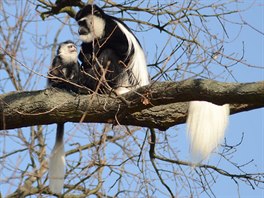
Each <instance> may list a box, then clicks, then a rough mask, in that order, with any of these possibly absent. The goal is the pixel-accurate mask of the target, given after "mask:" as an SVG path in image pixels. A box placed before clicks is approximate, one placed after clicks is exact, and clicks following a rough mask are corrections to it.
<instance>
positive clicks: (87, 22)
mask: <svg viewBox="0 0 264 198" xmlns="http://www.w3.org/2000/svg"><path fill="white" fill-rule="evenodd" d="M75 19H76V21H77V22H78V24H79V34H80V39H81V40H82V41H83V43H82V45H81V51H80V53H79V59H80V60H81V62H82V69H83V72H82V78H81V83H82V84H83V85H84V86H86V87H88V88H89V89H90V90H92V91H98V92H99V93H106V92H109V91H111V89H114V90H115V91H116V93H117V94H122V93H126V92H128V91H130V90H132V89H135V88H137V87H140V86H144V85H147V84H149V75H148V71H147V65H146V59H145V55H144V52H143V50H142V47H141V45H140V43H139V41H138V40H137V38H136V37H135V36H134V34H133V33H132V32H131V30H130V29H129V28H128V27H127V26H126V25H125V24H124V23H123V22H122V21H120V20H119V19H117V18H115V17H112V16H109V15H107V14H105V13H104V12H103V10H102V9H100V8H99V7H98V6H96V5H90V4H89V5H87V6H85V7H84V8H83V9H81V10H80V11H79V12H78V13H77V15H76V17H75Z"/></svg>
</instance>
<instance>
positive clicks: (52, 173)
mask: <svg viewBox="0 0 264 198" xmlns="http://www.w3.org/2000/svg"><path fill="white" fill-rule="evenodd" d="M61 127H62V129H61ZM64 175H65V152H64V143H63V126H59V124H58V126H57V138H56V143H55V146H54V148H53V150H52V152H51V155H50V158H49V189H50V190H51V191H52V192H53V193H56V194H59V193H61V191H62V189H63V185H64Z"/></svg>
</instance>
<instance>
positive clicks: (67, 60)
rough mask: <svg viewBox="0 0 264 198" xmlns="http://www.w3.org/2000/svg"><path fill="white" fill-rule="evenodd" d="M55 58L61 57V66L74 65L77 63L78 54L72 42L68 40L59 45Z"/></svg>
mask: <svg viewBox="0 0 264 198" xmlns="http://www.w3.org/2000/svg"><path fill="white" fill-rule="evenodd" d="M57 56H59V57H61V60H62V62H63V64H71V63H76V62H77V61H78V53H77V48H76V45H75V44H74V42H73V41H70V40H69V41H65V42H63V43H61V44H60V45H59V48H58V51H57Z"/></svg>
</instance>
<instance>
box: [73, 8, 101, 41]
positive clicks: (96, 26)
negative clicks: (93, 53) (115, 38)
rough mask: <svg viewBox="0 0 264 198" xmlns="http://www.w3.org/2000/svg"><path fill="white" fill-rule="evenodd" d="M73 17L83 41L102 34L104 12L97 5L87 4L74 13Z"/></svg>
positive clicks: (93, 38)
mask: <svg viewBox="0 0 264 198" xmlns="http://www.w3.org/2000/svg"><path fill="white" fill-rule="evenodd" d="M75 19H76V21H77V22H78V25H79V31H78V32H79V35H80V39H81V40H82V41H83V42H85V43H90V42H92V41H93V40H95V39H100V38H102V37H103V36H104V32H105V20H104V12H103V11H102V10H101V9H100V8H99V7H97V6H95V5H87V6H86V7H84V8H83V9H81V10H80V11H79V12H78V13H77V14H76V17H75Z"/></svg>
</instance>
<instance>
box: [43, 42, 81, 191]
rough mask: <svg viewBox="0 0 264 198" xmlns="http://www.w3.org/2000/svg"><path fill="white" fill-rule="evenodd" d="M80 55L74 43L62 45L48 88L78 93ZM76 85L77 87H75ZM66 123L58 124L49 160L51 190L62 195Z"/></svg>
mask: <svg viewBox="0 0 264 198" xmlns="http://www.w3.org/2000/svg"><path fill="white" fill-rule="evenodd" d="M79 75H80V74H79V63H78V53H77V48H76V46H75V44H74V43H73V42H72V41H65V42H63V43H61V44H60V45H59V47H58V50H57V55H56V57H55V58H54V59H53V62H52V66H51V67H50V68H49V72H48V86H49V87H56V88H60V89H66V90H67V91H73V92H77V91H78V88H77V86H76V84H78V83H79ZM74 84H75V85H74ZM63 135H64V123H58V124H57V134H56V142H55V145H54V148H53V150H52V152H51V155H50V158H49V188H50V190H51V191H52V192H53V193H57V194H59V193H61V190H62V188H63V184H64V175H65V153H64V141H63Z"/></svg>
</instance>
